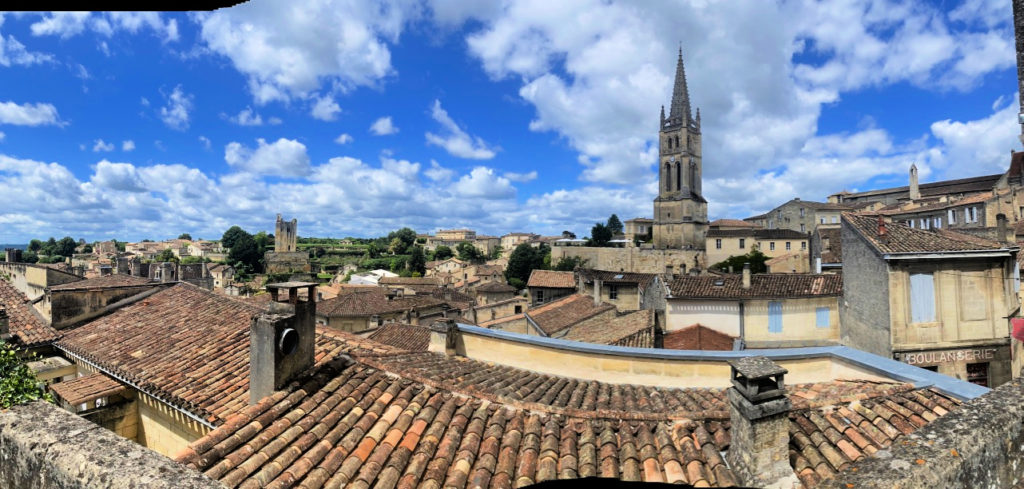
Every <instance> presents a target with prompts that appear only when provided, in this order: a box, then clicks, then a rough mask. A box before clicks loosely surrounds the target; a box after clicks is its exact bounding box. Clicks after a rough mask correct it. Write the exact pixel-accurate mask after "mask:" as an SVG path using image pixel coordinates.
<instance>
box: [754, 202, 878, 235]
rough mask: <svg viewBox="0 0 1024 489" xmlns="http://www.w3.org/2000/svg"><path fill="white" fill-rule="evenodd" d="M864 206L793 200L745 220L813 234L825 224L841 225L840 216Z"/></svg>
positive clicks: (767, 226) (770, 226)
mask: <svg viewBox="0 0 1024 489" xmlns="http://www.w3.org/2000/svg"><path fill="white" fill-rule="evenodd" d="M863 206H864V204H863V203H860V204H854V203H849V204H846V203H834V202H813V201H810V200H800V199H793V200H790V201H789V202H786V203H785V204H782V205H780V206H778V207H776V208H774V209H772V210H771V211H768V212H767V213H765V214H761V215H759V216H752V217H748V218H746V219H744V221H747V222H749V223H752V224H756V225H758V226H761V227H763V228H765V229H789V230H792V231H797V232H801V233H812V232H814V229H815V228H817V227H818V226H819V225H823V224H839V216H840V215H841V214H842V213H843V212H846V211H850V210H854V209H858V208H861V207H863Z"/></svg>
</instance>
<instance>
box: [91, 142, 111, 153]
mask: <svg viewBox="0 0 1024 489" xmlns="http://www.w3.org/2000/svg"><path fill="white" fill-rule="evenodd" d="M95 142H96V144H94V145H93V147H92V151H93V152H94V153H98V152H100V151H113V150H114V143H106V142H103V140H102V139H97V140H96V141H95Z"/></svg>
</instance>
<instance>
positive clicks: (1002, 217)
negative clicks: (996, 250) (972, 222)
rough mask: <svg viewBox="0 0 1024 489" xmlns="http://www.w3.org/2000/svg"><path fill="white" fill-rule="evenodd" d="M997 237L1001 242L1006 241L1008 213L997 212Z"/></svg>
mask: <svg viewBox="0 0 1024 489" xmlns="http://www.w3.org/2000/svg"><path fill="white" fill-rule="evenodd" d="M996 237H997V238H998V239H999V242H1000V243H1006V214H1002V213H1000V214H996Z"/></svg>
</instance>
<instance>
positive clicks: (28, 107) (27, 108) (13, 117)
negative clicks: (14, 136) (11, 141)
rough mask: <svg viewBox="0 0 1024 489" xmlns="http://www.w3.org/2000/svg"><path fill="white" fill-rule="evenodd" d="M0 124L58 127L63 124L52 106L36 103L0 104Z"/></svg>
mask: <svg viewBox="0 0 1024 489" xmlns="http://www.w3.org/2000/svg"><path fill="white" fill-rule="evenodd" d="M0 124H13V125H15V126H46V125H54V126H60V125H64V124H65V123H64V122H62V121H61V120H60V116H59V115H57V108H56V107H54V106H53V105H52V104H44V103H36V104H30V103H26V104H22V105H18V104H16V103H14V102H0Z"/></svg>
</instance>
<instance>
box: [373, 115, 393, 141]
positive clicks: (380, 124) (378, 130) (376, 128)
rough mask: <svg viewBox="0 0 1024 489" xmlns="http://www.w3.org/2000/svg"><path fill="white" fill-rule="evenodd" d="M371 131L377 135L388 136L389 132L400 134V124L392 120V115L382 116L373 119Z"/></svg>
mask: <svg viewBox="0 0 1024 489" xmlns="http://www.w3.org/2000/svg"><path fill="white" fill-rule="evenodd" d="M370 132H371V133H373V134H375V135H377V136H387V135H389V134H398V126H396V125H395V124H394V123H393V122H391V116H387V117H381V118H380V119H377V120H375V121H373V124H371V125H370Z"/></svg>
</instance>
